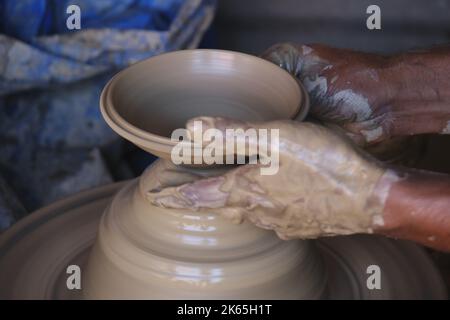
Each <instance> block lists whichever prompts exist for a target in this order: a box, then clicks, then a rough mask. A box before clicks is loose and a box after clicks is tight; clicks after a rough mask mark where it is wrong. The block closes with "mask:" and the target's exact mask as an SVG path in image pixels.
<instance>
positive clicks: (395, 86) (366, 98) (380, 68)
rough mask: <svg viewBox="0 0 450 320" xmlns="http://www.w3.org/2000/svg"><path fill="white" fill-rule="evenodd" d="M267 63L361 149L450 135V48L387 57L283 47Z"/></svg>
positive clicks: (322, 48) (313, 112) (273, 49)
mask: <svg viewBox="0 0 450 320" xmlns="http://www.w3.org/2000/svg"><path fill="white" fill-rule="evenodd" d="M262 57H263V58H264V59H267V60H269V61H272V62H273V63H275V64H277V65H279V66H280V67H282V68H284V69H285V70H287V71H288V72H290V73H291V74H292V75H294V76H295V77H296V78H298V79H299V80H300V81H301V82H302V83H303V85H304V86H305V88H306V90H307V91H308V93H309V95H310V98H311V110H310V114H311V115H312V116H313V117H315V118H316V119H318V120H320V121H322V122H323V123H324V124H327V125H331V126H335V127H337V128H340V129H342V130H343V132H344V133H346V134H347V135H348V136H349V137H350V138H351V139H352V140H353V141H354V142H356V143H357V144H359V145H361V146H365V145H369V144H374V143H379V142H382V141H384V140H386V139H389V138H391V137H396V136H405V135H414V134H422V133H443V134H450V90H449V88H450V81H449V78H448V74H449V73H450V48H437V49H430V50H424V51H421V52H411V53H405V54H398V55H393V56H382V55H379V54H369V53H364V52H358V51H352V50H347V49H337V48H332V47H328V46H324V45H308V46H306V45H294V44H289V43H282V44H277V45H274V46H273V47H271V48H269V49H268V50H266V51H265V52H264V53H263V54H262Z"/></svg>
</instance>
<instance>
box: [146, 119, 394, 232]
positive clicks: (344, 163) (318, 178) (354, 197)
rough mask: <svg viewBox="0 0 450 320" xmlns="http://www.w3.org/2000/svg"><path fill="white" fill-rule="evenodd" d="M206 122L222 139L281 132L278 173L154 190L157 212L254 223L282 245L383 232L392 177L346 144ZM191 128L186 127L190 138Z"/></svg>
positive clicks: (309, 130) (326, 135)
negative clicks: (182, 211)
mask: <svg viewBox="0 0 450 320" xmlns="http://www.w3.org/2000/svg"><path fill="white" fill-rule="evenodd" d="M200 119H202V121H203V128H212V127H214V128H217V129H219V130H221V131H222V132H225V128H242V129H245V130H247V129H249V128H256V129H269V130H271V129H279V144H278V146H279V169H278V172H277V173H276V174H274V175H262V174H261V166H260V165H244V166H240V167H237V168H234V169H232V170H230V171H228V172H227V173H225V174H224V175H221V176H216V177H210V178H204V179H199V180H197V181H194V182H190V183H184V184H180V185H178V186H173V184H171V187H167V188H157V189H154V190H149V192H148V193H147V198H148V199H149V200H150V201H151V202H152V203H153V204H155V205H158V206H163V207H169V208H189V209H203V208H214V209H215V210H216V211H218V212H220V213H222V214H223V215H224V216H225V217H228V218H230V219H233V220H237V221H240V220H242V219H248V220H250V221H251V222H253V223H255V224H256V225H258V226H260V227H262V228H267V229H273V230H275V231H276V232H277V234H278V235H279V236H280V237H281V238H284V239H287V238H315V237H319V236H327V235H336V234H352V233H368V232H371V231H372V229H373V228H374V227H375V226H376V225H377V224H382V218H381V211H382V208H383V204H384V200H385V195H386V192H385V187H386V186H387V185H388V182H389V178H388V177H387V176H388V174H386V171H385V169H384V168H382V166H381V165H380V164H379V163H378V162H376V161H375V160H373V159H371V158H367V157H366V156H365V155H363V154H361V153H359V152H358V151H356V150H355V149H354V147H353V145H352V144H351V143H350V142H349V141H347V138H345V137H341V136H339V135H336V134H335V133H333V132H331V131H330V130H328V129H326V128H324V127H321V126H317V125H314V124H311V123H300V122H295V121H274V122H268V123H261V124H256V123H244V122H237V121H232V120H227V119H222V118H200ZM194 120H195V119H194ZM197 120H198V119H197ZM192 124H193V121H190V122H189V123H188V126H187V127H188V129H190V130H191V131H193V130H195V129H193V128H194V127H193V126H192ZM269 134H270V131H269ZM272 150H274V149H272ZM383 181H384V182H383Z"/></svg>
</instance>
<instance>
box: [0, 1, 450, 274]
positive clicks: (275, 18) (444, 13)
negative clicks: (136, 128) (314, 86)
mask: <svg viewBox="0 0 450 320" xmlns="http://www.w3.org/2000/svg"><path fill="white" fill-rule="evenodd" d="M371 4H377V5H378V6H380V8H381V24H382V29H381V30H368V29H367V28H366V19H367V17H368V15H367V14H366V9H367V7H368V6H369V5H371ZM69 5H77V6H79V8H80V10H81V29H80V30H76V29H75V30H69V29H68V27H67V25H66V21H67V19H68V17H69V16H70V14H68V13H67V11H66V10H67V7H68V6H69ZM449 13H450V0H434V1H421V0H383V1H381V0H379V1H376V2H373V1H365V0H340V1H336V0H320V1H306V0H246V1H242V0H217V1H216V0H121V1H117V0H116V1H113V0H98V1H89V0H71V1H66V0H21V1H17V0H0V14H1V21H0V230H3V229H5V228H7V227H8V226H10V225H11V224H12V223H13V222H14V221H16V220H18V219H20V218H21V217H23V216H24V215H26V214H27V213H29V212H31V211H33V210H36V209H37V208H39V207H42V206H44V205H46V204H49V203H51V202H53V201H55V200H58V199H60V198H62V197H65V196H67V195H69V194H72V193H75V192H78V191H80V190H84V189H88V188H92V187H95V186H99V185H103V184H107V183H110V182H113V181H117V180H122V179H129V178H132V177H135V176H137V175H139V174H140V173H141V172H142V170H143V169H144V168H145V167H146V166H147V165H148V164H149V163H151V162H152V161H153V160H154V158H153V157H152V156H150V155H148V154H145V153H144V152H142V151H140V150H139V149H137V148H135V147H134V146H132V145H131V144H129V143H127V142H125V141H123V140H121V139H120V138H119V137H118V136H117V135H116V134H115V133H113V132H112V131H111V130H110V129H109V127H107V125H106V123H105V122H104V121H103V119H102V118H101V115H100V111H99V107H98V100H99V95H100V92H101V89H102V87H103V86H104V84H105V83H106V81H107V80H108V79H109V78H110V77H111V76H112V75H113V74H114V73H116V72H117V71H119V70H120V69H122V68H124V67H126V66H128V65H130V64H132V63H135V62H136V61H139V60H142V59H145V58H148V57H151V56H153V55H157V54H160V53H163V52H167V51H173V50H179V49H187V48H196V47H201V48H220V49H228V50H236V51H243V52H247V53H251V54H259V53H261V52H262V51H263V50H264V49H266V48H267V47H269V46H271V45H273V44H275V43H277V42H284V41H292V42H298V43H323V44H328V45H332V46H336V47H345V48H353V49H358V50H363V51H371V52H379V53H395V52H399V51H404V50H410V49H414V48H422V47H428V46H431V45H436V44H444V43H449V38H450V21H449V16H450V15H449ZM375 149H376V148H375ZM381 149H383V150H382V152H379V150H374V152H375V153H377V152H379V153H380V157H383V156H384V157H385V158H386V157H387V158H386V160H392V159H394V160H395V161H397V160H398V161H399V162H400V163H403V164H406V165H411V166H416V167H420V168H427V169H432V170H436V171H442V172H450V137H449V136H423V137H416V138H414V139H404V140H400V141H394V142H392V143H391V147H390V148H388V149H390V151H389V152H388V155H386V154H385V153H384V154H383V152H384V151H385V150H384V148H381ZM392 150H393V151H392ZM438 259H443V258H438ZM445 263H448V257H447V262H442V264H443V265H444V266H445ZM447 267H448V268H449V269H450V264H448V265H447Z"/></svg>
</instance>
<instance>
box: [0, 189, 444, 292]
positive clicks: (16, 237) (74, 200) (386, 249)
mask: <svg viewBox="0 0 450 320" xmlns="http://www.w3.org/2000/svg"><path fill="white" fill-rule="evenodd" d="M123 184H124V183H123V182H122V183H116V184H111V185H108V186H104V187H100V188H97V189H93V190H90V191H86V192H82V193H79V194H77V195H74V196H72V197H69V198H67V199H65V200H62V201H59V202H57V203H55V204H52V205H50V206H48V207H46V208H43V209H41V210H38V211H37V212H35V213H33V214H31V215H30V216H28V217H27V218H25V219H23V220H21V221H20V222H18V223H17V224H15V225H14V226H13V227H12V228H10V229H9V230H7V231H6V232H5V233H3V234H2V235H1V236H0V284H1V285H0V299H77V298H79V297H80V292H81V290H82V289H81V290H68V289H67V286H66V280H67V277H68V276H69V275H68V274H67V273H66V269H67V266H69V265H73V264H74V265H78V266H80V268H81V270H83V266H84V265H85V263H86V260H87V257H88V255H89V251H90V248H91V246H92V245H93V243H94V240H95V238H96V234H97V228H98V224H99V221H100V217H101V215H102V213H103V211H104V210H105V208H106V207H107V205H108V203H109V202H110V201H111V199H112V196H113V195H114V193H115V192H116V191H118V190H119V189H120V188H121V187H122V186H123ZM316 244H317V246H318V250H319V251H320V253H321V255H322V257H323V259H324V261H325V264H326V269H327V272H328V278H329V283H328V292H327V298H328V299H445V298H447V293H446V289H445V287H444V285H443V280H442V278H441V277H440V275H439V273H438V271H437V269H436V268H435V266H434V265H433V263H432V262H431V260H430V259H429V258H428V256H427V255H426V253H425V252H424V250H423V249H421V248H419V247H418V246H416V245H414V244H412V243H408V242H404V241H395V240H390V239H387V238H382V237H378V236H346V237H333V238H327V239H321V240H317V241H316ZM370 265H377V266H379V267H380V270H381V289H379V290H378V289H373V290H369V289H368V288H367V278H368V277H369V276H370V275H369V274H367V267H368V266H370ZM82 272H83V271H82ZM299 272H301V270H299ZM81 283H83V281H82V282H81ZM205 298H207V297H205Z"/></svg>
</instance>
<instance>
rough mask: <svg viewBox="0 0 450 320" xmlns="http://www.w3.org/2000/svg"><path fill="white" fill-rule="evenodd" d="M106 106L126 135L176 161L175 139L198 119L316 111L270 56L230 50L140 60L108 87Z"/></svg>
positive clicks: (106, 115)
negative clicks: (177, 132) (172, 155)
mask: <svg viewBox="0 0 450 320" xmlns="http://www.w3.org/2000/svg"><path fill="white" fill-rule="evenodd" d="M100 106H101V111H102V114H103V117H104V118H105V120H106V122H107V123H108V124H109V126H110V127H111V128H112V129H113V130H114V131H116V132H117V133H118V134H119V135H121V136H122V137H123V138H125V139H127V140H129V141H131V142H133V143H134V144H136V145H137V146H138V147H140V148H142V149H144V150H146V151H147V152H150V153H152V154H154V155H156V156H159V157H161V158H165V159H170V152H171V150H172V147H173V146H174V145H175V144H176V143H177V141H173V140H171V139H170V136H171V134H172V132H173V131H174V130H175V129H177V128H184V127H185V124H186V121H187V120H188V119H191V118H193V117H196V116H222V117H231V118H236V119H241V120H248V121H266V120H276V119H298V120H303V118H304V117H305V116H306V114H307V112H308V108H309V103H308V97H307V94H306V93H305V91H304V89H303V87H302V86H301V84H300V83H299V82H298V81H297V80H296V79H295V78H294V77H293V76H292V75H291V74H289V73H288V72H286V71H285V70H283V69H281V68H280V67H278V66H276V65H274V64H273V63H271V62H268V61H266V60H264V59H261V58H258V57H255V56H251V55H247V54H243V53H238V52H232V51H223V50H202V49H200V50H182V51H175V52H171V53H166V54H162V55H158V56H155V57H152V58H149V59H147V60H144V61H141V62H139V63H136V64H134V65H132V66H130V67H128V68H126V69H125V70H123V71H121V72H120V73H118V74H117V75H116V76H115V77H113V78H112V79H111V80H110V81H109V82H108V84H107V85H106V86H105V88H104V90H103V92H102V95H101V99H100Z"/></svg>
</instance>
